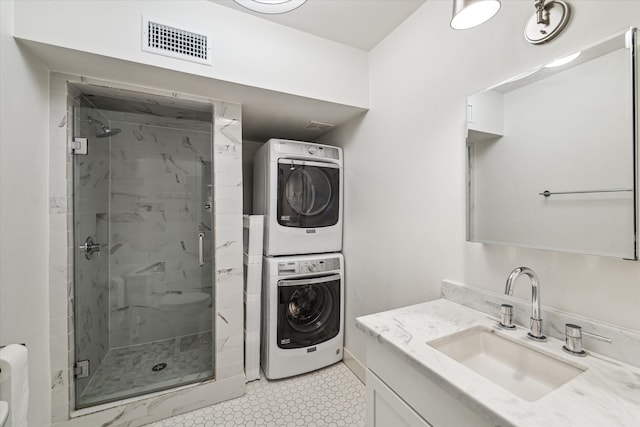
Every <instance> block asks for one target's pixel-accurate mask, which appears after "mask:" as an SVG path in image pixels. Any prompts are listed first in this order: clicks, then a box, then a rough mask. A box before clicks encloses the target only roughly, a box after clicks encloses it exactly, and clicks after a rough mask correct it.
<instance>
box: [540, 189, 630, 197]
mask: <svg viewBox="0 0 640 427" xmlns="http://www.w3.org/2000/svg"><path fill="white" fill-rule="evenodd" d="M631 191H633V189H631V188H616V189H612V190H582V191H554V192H551V191H549V190H544V191H543V192H542V193H538V194H539V195H540V196H544V197H549V196H551V195H554V194H585V193H623V192H631Z"/></svg>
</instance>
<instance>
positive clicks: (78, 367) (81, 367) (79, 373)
mask: <svg viewBox="0 0 640 427" xmlns="http://www.w3.org/2000/svg"><path fill="white" fill-rule="evenodd" d="M88 376H89V360H79V361H77V362H76V363H74V364H73V378H75V379H80V378H87V377H88Z"/></svg>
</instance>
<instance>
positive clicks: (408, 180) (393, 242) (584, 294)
mask: <svg viewBox="0 0 640 427" xmlns="http://www.w3.org/2000/svg"><path fill="white" fill-rule="evenodd" d="M571 4H572V7H573V12H574V13H573V18H572V20H571V22H570V23H569V25H568V26H567V28H566V29H565V32H564V33H563V34H561V35H560V36H559V37H558V38H557V39H555V40H553V41H552V42H550V43H548V44H546V45H542V46H534V45H530V44H528V43H527V42H526V41H525V40H524V39H523V36H522V33H523V26H524V24H525V22H526V21H527V20H528V19H529V16H530V15H531V14H532V12H533V2H529V1H503V2H502V10H501V11H500V12H499V14H498V15H497V16H496V17H494V18H493V19H492V20H490V21H489V22H487V23H485V24H484V25H482V26H480V27H477V28H475V29H471V30H467V31H454V30H452V29H450V28H449V21H450V19H451V2H450V1H444V0H442V1H440V0H429V1H427V2H426V3H425V5H424V6H422V7H421V8H420V9H418V11H417V12H416V13H415V14H413V15H412V16H411V17H410V18H409V19H408V20H407V21H405V22H404V23H403V24H402V25H401V26H400V27H399V28H397V29H396V30H395V31H394V33H392V34H391V35H390V36H388V37H387V38H386V39H385V40H384V41H383V42H382V43H381V44H379V45H378V46H377V47H376V48H375V49H374V50H373V51H372V52H371V53H370V58H369V61H370V76H369V79H370V111H369V112H368V113H367V114H366V116H364V117H360V118H358V119H356V120H353V121H352V122H351V123H350V124H349V125H348V126H344V127H342V128H341V129H340V130H338V131H335V132H334V133H333V134H331V135H329V136H328V137H325V138H323V142H327V143H335V144H339V145H341V146H342V147H343V148H344V157H345V181H346V189H345V227H346V228H345V230H346V231H345V236H344V237H345V239H344V254H345V264H346V272H347V273H346V274H347V277H346V290H347V297H346V298H347V307H346V309H347V319H346V325H347V326H346V346H347V348H348V349H349V350H350V351H351V352H352V353H353V354H354V355H355V356H356V357H357V358H359V359H360V360H364V358H365V351H364V342H363V341H364V336H363V334H362V333H361V332H359V331H358V330H357V329H356V328H355V317H356V316H359V315H364V314H369V313H373V312H377V311H381V310H386V309H391V308H395V307H400V306H403V305H408V304H414V303H418V302H422V301H425V300H430V299H434V298H437V297H438V296H439V289H440V281H441V280H442V279H444V278H448V279H452V280H456V281H460V282H464V283H467V284H469V285H474V286H479V287H483V288H486V289H490V290H494V291H497V292H502V291H503V289H504V283H505V280H506V278H507V275H508V274H509V272H510V271H511V270H512V269H513V268H515V267H518V266H520V265H526V266H529V267H531V268H533V269H534V270H535V271H536V272H537V273H538V274H539V276H540V279H541V282H542V283H541V296H542V302H543V304H545V305H548V306H552V307H555V308H558V309H561V310H566V311H569V312H573V313H577V314H581V315H585V316H590V317H593V318H596V319H598V320H601V321H605V322H610V323H613V324H616V325H619V326H622V327H626V328H632V329H638V328H639V326H638V325H640V310H638V307H639V306H640V287H639V286H638V283H640V263H638V262H631V261H622V260H617V259H608V258H602V257H595V256H581V255H573V254H562V253H556V252H545V251H538V250H531V249H518V248H513V247H501V246H491V245H482V244H478V243H466V242H465V196H464V194H465V188H464V180H465V154H464V151H465V150H464V147H465V142H464V140H465V118H466V96H467V95H468V94H471V93H475V92H478V91H480V90H482V89H484V88H486V87H489V86H491V85H493V84H495V83H497V82H500V81H503V80H505V79H506V78H508V77H510V76H512V75H516V74H518V73H520V72H522V71H524V70H528V69H531V68H533V67H535V66H537V65H539V64H541V63H545V62H547V60H549V59H550V58H554V57H558V56H561V55H562V54H564V53H569V52H572V51H575V50H577V49H579V48H581V47H582V46H584V45H587V44H590V43H592V42H594V41H596V40H598V39H600V38H603V37H605V36H608V35H610V34H612V33H614V32H618V31H620V30H622V29H624V28H625V27H628V26H631V25H636V26H638V25H640V2H638V1H609V0H607V1H572V2H571ZM522 282H523V283H520V284H518V285H516V288H517V289H516V290H515V294H514V295H515V296H516V297H519V298H523V299H527V300H528V299H529V298H530V290H529V289H528V288H527V286H525V283H524V280H523V281H522Z"/></svg>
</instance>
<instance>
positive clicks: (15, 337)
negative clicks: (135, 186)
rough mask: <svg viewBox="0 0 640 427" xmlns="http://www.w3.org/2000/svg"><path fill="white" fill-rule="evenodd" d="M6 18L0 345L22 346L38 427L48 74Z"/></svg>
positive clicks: (42, 417) (0, 87) (6, 15)
mask: <svg viewBox="0 0 640 427" xmlns="http://www.w3.org/2000/svg"><path fill="white" fill-rule="evenodd" d="M13 13H14V2H13V1H4V0H3V1H0V19H1V21H0V29H1V30H0V31H1V35H0V93H1V94H2V96H0V99H1V101H0V102H1V104H0V236H1V237H0V345H5V344H10V343H26V344H27V348H28V350H29V370H30V371H29V389H30V391H29V393H30V399H31V402H32V403H31V405H30V411H29V418H28V421H29V425H31V426H46V425H48V424H49V399H50V394H49V388H50V385H51V378H50V373H49V326H50V325H49V287H48V280H47V279H48V275H49V273H48V265H49V264H48V261H47V260H48V256H49V202H48V199H47V198H48V192H49V189H48V187H47V182H48V180H47V176H48V172H49V167H48V165H49V162H48V156H49V147H48V144H47V141H48V140H49V136H48V135H49V131H48V129H49V102H48V100H49V86H48V84H49V74H48V72H47V71H46V70H45V68H44V67H42V65H40V64H39V63H38V62H37V61H36V60H34V59H33V57H31V56H30V54H29V53H27V52H25V51H24V50H23V49H21V48H20V47H19V46H18V45H17V44H16V43H15V41H14V40H13V37H11V35H12V30H13ZM54 326H55V325H53V324H52V325H51V327H54ZM1 397H2V396H0V398H1ZM0 400H3V399H0Z"/></svg>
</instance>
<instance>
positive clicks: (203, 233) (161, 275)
mask: <svg viewBox="0 0 640 427" xmlns="http://www.w3.org/2000/svg"><path fill="white" fill-rule="evenodd" d="M72 86H73V88H72V89H73V92H75V93H78V95H77V96H76V97H74V100H73V103H74V109H73V116H74V117H73V142H72V147H73V154H72V156H73V248H74V322H75V334H74V335H75V345H74V347H75V350H74V351H75V365H74V377H75V407H76V408H84V407H88V406H93V405H98V404H102V403H106V402H112V401H115V400H121V399H124V398H128V397H133V396H138V395H143V394H148V393H150V392H155V391H160V390H165V389H168V388H173V387H176V386H181V385H185V384H190V383H194V382H199V381H203V380H206V379H212V378H213V376H214V372H215V371H214V357H213V355H214V342H215V340H214V328H213V315H212V313H213V307H214V295H215V292H214V289H213V284H214V280H213V272H214V266H213V259H214V258H213V228H214V227H213V200H212V193H213V192H212V188H213V178H212V172H213V171H212V160H213V157H212V156H213V150H212V145H213V124H212V123H213V106H212V105H211V104H207V103H199V102H194V101H188V100H184V99H177V98H169V97H162V96H156V95H148V94H142V93H136V92H132V91H124V90H115V89H109V88H103V87H98V86H90V85H82V84H73V85H72Z"/></svg>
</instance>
